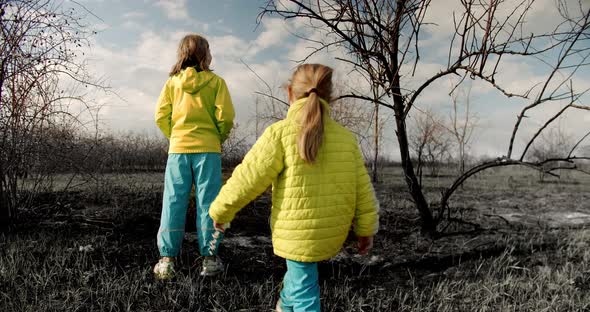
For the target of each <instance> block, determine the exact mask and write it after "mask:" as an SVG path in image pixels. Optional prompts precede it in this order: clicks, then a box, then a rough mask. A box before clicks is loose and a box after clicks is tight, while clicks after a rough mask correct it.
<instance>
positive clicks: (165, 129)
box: [155, 82, 172, 139]
mask: <svg viewBox="0 0 590 312" xmlns="http://www.w3.org/2000/svg"><path fill="white" fill-rule="evenodd" d="M155 119H156V124H157V125H158V128H160V130H161V131H162V133H163V134H164V135H165V136H166V137H167V138H168V139H170V134H171V132H172V100H171V99H170V94H169V93H168V82H166V84H165V85H164V88H162V92H160V97H159V98H158V103H157V105H156V114H155Z"/></svg>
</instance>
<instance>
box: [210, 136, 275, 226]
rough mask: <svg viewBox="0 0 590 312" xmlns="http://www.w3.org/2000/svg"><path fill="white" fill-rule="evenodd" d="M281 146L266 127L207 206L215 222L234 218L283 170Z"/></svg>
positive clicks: (225, 221) (223, 221) (224, 221)
mask: <svg viewBox="0 0 590 312" xmlns="http://www.w3.org/2000/svg"><path fill="white" fill-rule="evenodd" d="M283 166H284V162H283V147H282V145H281V142H280V139H276V138H274V134H273V132H272V130H271V129H266V131H264V133H263V134H262V136H261V137H260V138H259V139H258V141H256V143H255V144H254V146H253V147H252V149H251V150H250V151H249V152H248V153H247V154H246V156H245V157H244V160H243V161H242V163H241V164H240V165H239V166H237V167H236V169H235V170H234V172H233V173H232V176H231V178H230V179H229V180H228V181H227V183H226V184H225V185H224V186H223V188H222V189H221V191H220V192H219V195H217V198H216V199H215V201H213V203H212V204H211V207H210V208H209V215H210V216H211V218H212V219H213V220H214V221H215V222H216V223H218V224H223V223H228V222H230V221H231V220H233V218H234V216H235V215H236V213H237V212H238V211H239V210H240V209H242V208H243V207H244V206H246V205H247V204H248V203H249V202H251V201H252V200H253V199H255V198H256V197H258V196H259V195H260V194H262V192H264V191H265V190H266V189H267V188H268V187H269V186H270V185H271V183H272V181H274V180H275V179H276V177H277V176H278V175H279V173H280V172H281V171H283Z"/></svg>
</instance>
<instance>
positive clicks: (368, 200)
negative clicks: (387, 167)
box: [354, 146, 379, 237]
mask: <svg viewBox="0 0 590 312" xmlns="http://www.w3.org/2000/svg"><path fill="white" fill-rule="evenodd" d="M354 154H355V160H356V171H357V184H356V185H357V191H356V212H355V217H354V232H355V234H356V236H357V237H371V236H374V235H375V234H376V233H377V230H378V229H379V202H378V201H377V198H376V197H375V191H374V190H373V185H372V184H371V179H370V178H369V174H368V173H367V168H366V167H365V161H364V160H363V156H362V154H361V151H360V150H359V148H358V146H357V147H356V149H355V152H354Z"/></svg>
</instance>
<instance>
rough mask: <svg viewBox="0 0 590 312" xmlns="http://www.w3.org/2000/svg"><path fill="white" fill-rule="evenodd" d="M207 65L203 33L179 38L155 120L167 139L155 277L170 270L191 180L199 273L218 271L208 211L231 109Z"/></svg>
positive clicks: (163, 276) (216, 235) (217, 185)
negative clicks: (200, 260) (174, 60)
mask: <svg viewBox="0 0 590 312" xmlns="http://www.w3.org/2000/svg"><path fill="white" fill-rule="evenodd" d="M210 64H211V52H210V50H209V43H208V42H207V40H206V39H205V38H203V37H202V36H200V35H196V34H190V35H187V36H185V37H184V38H182V40H181V41H180V45H179V46H178V61H177V62H176V64H175V65H174V66H173V67H172V70H171V71H170V77H169V78H168V80H167V81H166V84H165V85H164V88H163V89H162V92H161V93H160V97H159V99H158V103H157V106H156V112H155V120H156V124H157V125H158V127H159V128H160V130H161V131H162V133H163V134H164V135H165V136H166V137H167V138H168V139H169V140H170V147H169V150H168V161H167V163H166V173H165V177H164V179H165V180H164V196H163V203H162V216H161V220H160V229H159V231H158V236H157V241H158V249H159V251H160V256H161V259H160V261H159V262H158V263H157V264H156V265H155V267H154V274H155V276H156V278H159V279H168V278H171V277H172V276H173V275H174V259H175V257H176V256H177V255H178V253H179V251H180V247H181V244H182V239H183V237H184V225H185V219H186V211H187V208H188V204H189V200H190V194H191V188H192V186H193V184H194V186H195V195H196V196H195V197H196V198H195V199H196V201H195V202H196V204H197V205H196V206H197V207H196V209H197V213H196V214H197V220H196V222H197V237H198V243H199V252H200V254H201V255H202V256H204V257H205V258H204V260H203V269H202V271H201V275H205V276H208V275H215V274H217V273H219V272H221V271H222V270H223V265H222V264H221V261H220V260H219V258H218V257H217V247H218V246H219V243H220V241H221V238H222V237H221V235H220V232H219V231H215V229H214V227H213V221H212V220H211V218H210V217H209V214H208V211H209V206H210V204H211V202H212V201H213V199H214V198H215V196H217V194H218V193H219V189H220V188H221V183H222V181H221V157H220V153H221V144H222V143H223V141H224V140H225V139H226V138H227V137H228V135H229V133H230V130H231V128H232V125H233V119H234V108H233V105H232V101H231V97H230V95H229V91H228V89H227V85H226V84H225V81H224V80H223V79H222V78H221V77H219V76H217V75H215V74H214V73H213V72H211V70H210V69H209V66H210Z"/></svg>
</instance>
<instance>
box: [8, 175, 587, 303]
mask: <svg viewBox="0 0 590 312" xmlns="http://www.w3.org/2000/svg"><path fill="white" fill-rule="evenodd" d="M443 173H444V172H443ZM401 174H402V173H401V170H399V168H395V167H392V168H385V169H384V170H382V171H381V181H385V182H381V183H379V184H377V185H375V187H376V190H377V194H378V198H379V201H380V203H381V230H380V232H379V233H378V235H377V237H376V240H375V248H374V250H373V251H372V252H371V253H370V255H369V256H366V257H360V256H358V255H356V254H355V248H354V244H353V240H352V239H351V240H350V243H349V244H348V245H347V246H346V247H345V248H344V249H343V251H342V252H341V254H339V255H338V256H337V257H335V258H334V259H332V260H330V261H326V262H323V263H321V264H320V285H321V294H322V307H323V311H584V310H590V265H589V260H590V249H589V248H588V247H589V244H590V227H587V224H588V223H590V176H587V175H583V174H579V173H575V172H567V173H563V174H562V177H561V179H559V180H558V179H546V180H545V181H543V182H541V181H540V180H539V179H538V176H537V174H536V173H535V172H533V171H530V170H526V169H519V170H514V169H513V168H506V169H498V170H496V171H494V170H490V171H488V172H485V173H484V174H480V175H478V176H477V177H474V178H472V179H471V180H469V182H468V183H466V184H465V186H464V187H463V188H462V189H460V190H459V191H458V192H457V193H456V195H455V196H454V197H453V198H452V215H453V216H454V217H456V218H460V219H461V220H463V221H465V222H463V223H453V224H449V225H448V226H446V225H442V226H446V230H445V231H446V233H447V234H445V235H442V236H440V237H437V238H435V239H433V238H427V237H425V236H423V235H421V234H420V219H419V216H418V214H417V212H416V210H415V208H414V207H413V205H412V202H411V201H410V200H409V196H408V195H407V193H406V186H405V185H404V184H403V183H404V182H403V177H402V175H401ZM61 178H62V177H56V179H55V181H56V182H55V183H54V189H55V190H54V191H48V192H45V193H42V194H40V195H39V196H38V197H37V198H36V199H35V201H34V203H35V205H34V207H32V208H30V209H26V210H21V211H20V214H19V222H18V224H17V225H16V226H14V227H13V228H11V229H10V231H5V232H4V233H3V234H1V236H0V310H1V311H65V310H67V311H271V310H272V308H273V307H274V304H275V302H276V300H277V298H278V291H279V288H280V282H281V280H282V276H283V274H284V271H285V264H284V261H283V259H281V258H279V257H276V256H274V255H273V253H272V246H271V243H270V229H269V226H268V221H267V220H268V215H269V209H270V199H269V196H268V194H266V195H263V196H261V197H260V198H258V199H257V200H256V201H255V202H253V203H251V204H250V205H249V206H248V207H246V208H245V209H243V210H242V212H241V213H240V214H238V216H237V218H236V219H235V221H234V222H233V223H232V227H231V229H230V230H229V231H228V233H227V237H226V239H225V240H224V242H223V243H222V247H221V251H220V257H221V258H222V259H223V261H224V263H225V264H226V272H225V273H224V274H223V275H222V276H220V277H217V278H212V279H211V278H209V279H203V278H202V277H200V276H199V266H200V261H201V259H199V257H198V253H197V246H196V244H197V243H196V240H195V238H194V235H193V234H192V231H193V230H194V225H193V224H192V223H191V222H189V224H188V225H187V234H186V235H185V241H184V244H183V250H182V255H181V256H180V259H179V265H178V268H177V269H178V271H179V272H178V275H177V277H176V278H175V280H173V281H172V282H165V283H163V282H157V281H155V280H154V279H153V277H152V273H151V269H152V267H153V264H154V263H155V262H156V261H157V259H158V252H157V248H156V240H155V235H156V232H157V230H158V225H159V215H160V205H161V196H162V189H163V185H162V183H163V174H162V173H141V174H125V175H123V174H112V175H104V176H101V177H100V178H99V179H97V180H96V182H95V183H92V184H86V185H83V186H81V187H78V188H76V189H70V190H68V191H67V192H63V191H59V190H60V179H61ZM63 180H67V177H63ZM449 180H450V177H445V176H444V175H442V176H438V177H426V178H425V181H424V183H425V185H427V187H426V188H425V191H426V192H427V193H430V194H431V195H432V196H430V197H429V198H436V196H434V194H439V193H440V189H441V188H442V187H443V186H446V185H447V184H448V182H449Z"/></svg>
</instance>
